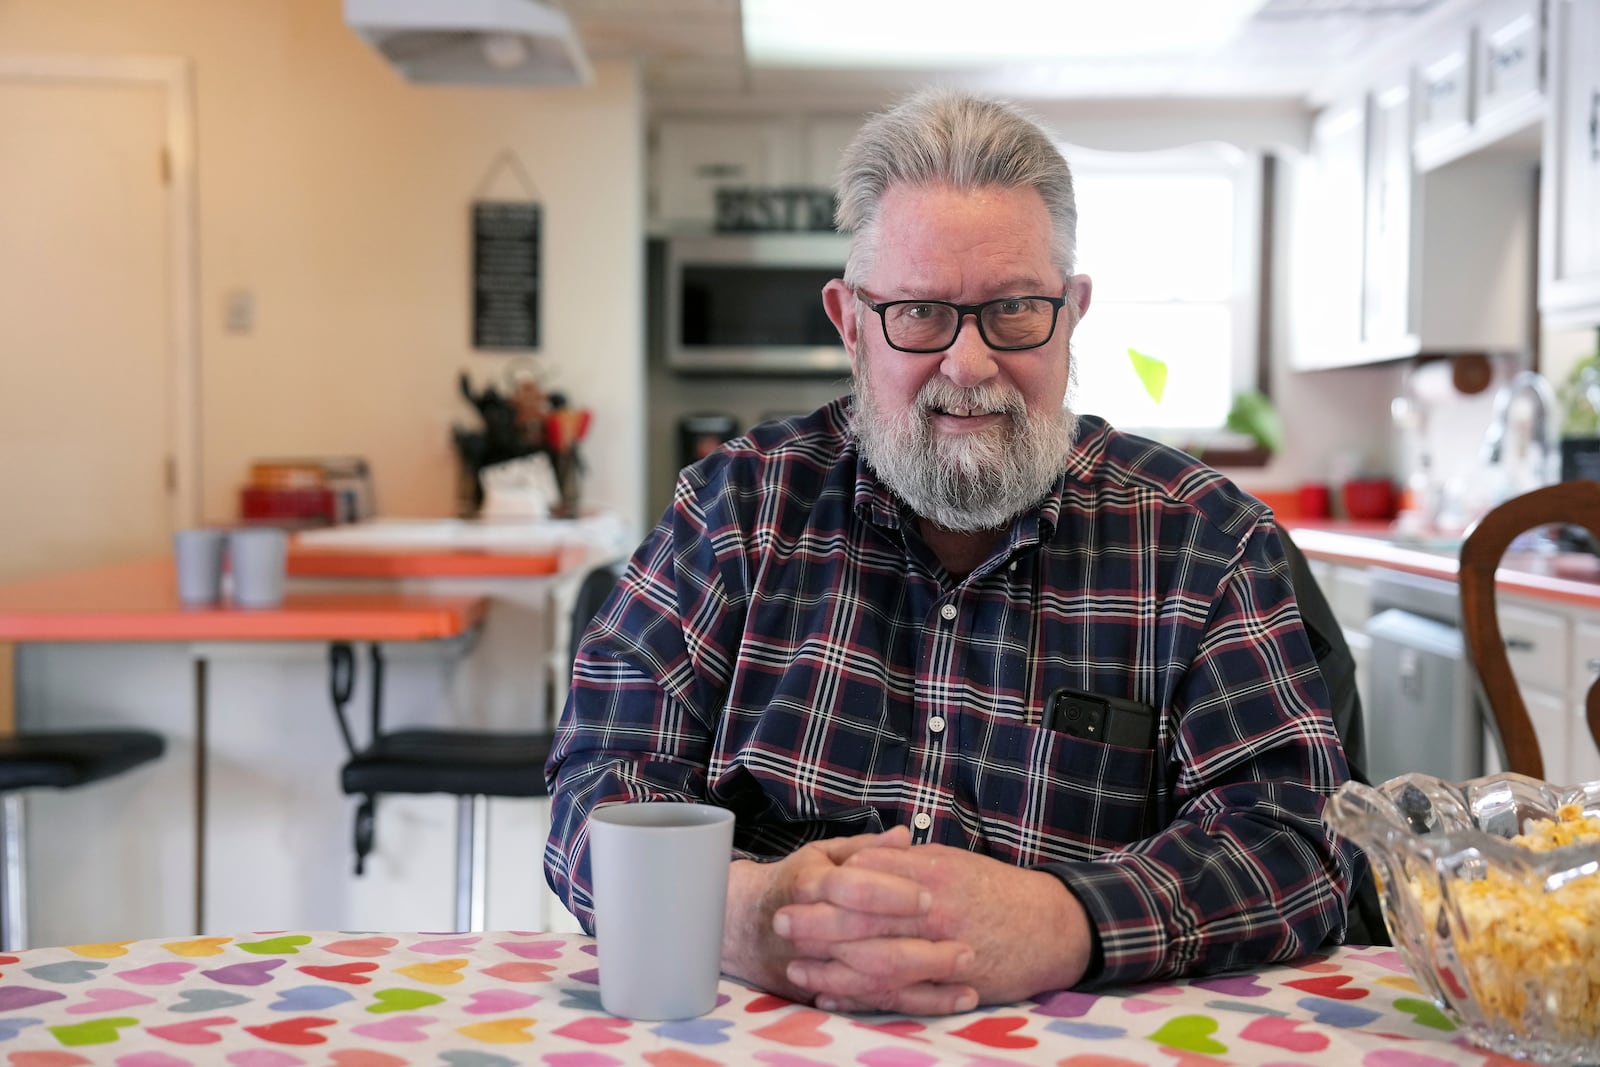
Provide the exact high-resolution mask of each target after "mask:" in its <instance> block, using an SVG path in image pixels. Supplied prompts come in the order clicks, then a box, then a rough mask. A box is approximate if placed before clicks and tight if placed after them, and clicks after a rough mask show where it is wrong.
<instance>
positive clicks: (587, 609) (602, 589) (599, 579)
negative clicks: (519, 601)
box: [567, 559, 628, 665]
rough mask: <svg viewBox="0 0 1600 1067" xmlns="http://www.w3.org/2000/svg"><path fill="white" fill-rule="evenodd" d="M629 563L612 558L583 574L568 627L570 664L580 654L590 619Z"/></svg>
mask: <svg viewBox="0 0 1600 1067" xmlns="http://www.w3.org/2000/svg"><path fill="white" fill-rule="evenodd" d="M627 565H628V561H627V560H626V559H618V560H612V561H610V562H609V563H602V564H599V565H598V566H596V567H594V568H592V569H591V570H590V571H589V573H588V574H585V575H584V576H583V581H581V582H579V583H578V591H577V594H576V596H575V597H574V598H573V601H572V620H571V626H570V628H569V629H568V631H567V632H568V634H569V635H570V636H569V638H568V641H569V643H570V645H571V647H570V648H569V649H568V653H569V654H568V656H567V661H568V664H569V665H570V663H571V661H572V658H573V657H574V656H576V655H577V654H578V646H579V645H580V644H581V643H582V642H583V632H584V631H585V630H587V629H588V628H589V623H590V621H591V620H592V619H593V618H594V616H595V612H597V611H599V610H600V608H601V606H602V605H603V604H605V602H606V597H608V596H610V595H611V590H613V589H615V588H616V587H617V582H618V581H619V580H621V578H622V571H623V569H624V568H626V567H627Z"/></svg>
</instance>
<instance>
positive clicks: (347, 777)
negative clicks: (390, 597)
mask: <svg viewBox="0 0 1600 1067" xmlns="http://www.w3.org/2000/svg"><path fill="white" fill-rule="evenodd" d="M618 574H619V565H617V564H604V565H602V566H601V567H596V568H595V569H594V570H592V571H590V572H589V573H588V574H587V575H586V576H585V578H584V580H583V583H582V585H581V587H580V595H579V597H578V600H577V603H576V604H574V606H573V612H572V626H573V630H572V633H573V638H572V642H573V644H574V645H575V644H576V641H577V638H578V637H581V636H582V634H583V631H584V629H585V628H587V626H588V623H589V619H590V617H591V616H592V615H593V614H594V612H595V611H597V610H598V609H599V607H600V605H601V603H603V602H604V600H605V597H606V595H608V594H609V593H610V591H611V588H612V587H613V586H615V585H616V582H617V576H618ZM328 655H329V685H330V690H331V696H332V698H333V707H334V712H335V713H336V715H337V716H338V720H339V732H340V734H341V736H342V737H343V738H344V743H345V747H346V749H347V750H348V751H349V753H350V759H349V760H348V761H347V762H346V763H345V765H344V767H343V769H342V770H341V771H340V774H339V782H340V786H341V787H342V788H343V790H344V793H345V795H346V796H359V797H361V798H362V799H361V802H360V804H359V805H358V806H357V808H356V821H355V852H356V868H355V870H356V874H357V875H360V874H361V873H362V872H363V871H364V870H365V868H366V859H367V855H368V854H369V853H370V852H371V851H372V846H373V840H374V835H375V831H376V825H377V811H378V807H377V805H378V795H379V794H381V793H410V794H425V793H447V794H450V795H453V796H455V797H457V798H458V799H457V805H456V904H455V911H456V918H455V922H456V929H457V930H459V931H468V930H482V929H484V924H485V921H486V918H487V915H486V913H487V911H488V895H489V885H488V865H489V820H488V798H489V797H543V796H548V795H549V794H548V791H547V790H546V788H545V783H544V765H545V761H546V760H547V759H549V757H550V745H551V742H552V741H553V740H554V736H553V734H552V733H550V732H548V731H543V732H532V733H504V732H490V731H485V730H438V729H406V730H395V731H392V732H385V730H384V729H383V710H382V708H383V652H382V650H381V649H380V648H379V647H378V646H377V645H373V646H372V648H371V663H372V707H371V737H372V741H371V743H370V744H369V745H368V746H367V747H366V748H364V749H360V748H357V747H356V744H355V738H354V735H353V734H352V733H351V731H350V724H349V722H348V720H347V719H346V718H345V711H344V709H345V705H346V704H347V703H348V702H349V700H350V694H351V691H352V689H353V688H354V683H355V651H354V649H352V648H351V646H350V645H348V644H343V643H340V644H335V645H333V646H332V647H331V648H330V649H329V651H328Z"/></svg>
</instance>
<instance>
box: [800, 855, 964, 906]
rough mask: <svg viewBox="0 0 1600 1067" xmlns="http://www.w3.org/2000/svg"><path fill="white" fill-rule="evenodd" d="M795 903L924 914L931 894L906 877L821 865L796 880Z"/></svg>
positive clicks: (864, 868) (930, 902)
mask: <svg viewBox="0 0 1600 1067" xmlns="http://www.w3.org/2000/svg"><path fill="white" fill-rule="evenodd" d="M792 900H793V902H794V903H795V904H817V903H828V904H833V905H835V906H837V907H840V908H846V909H848V910H851V911H859V912H865V913H866V914H869V915H894V916H917V915H923V914H926V913H927V911H928V908H929V907H930V906H931V905H932V903H933V897H932V894H930V893H929V892H928V890H926V889H924V888H923V887H922V886H920V885H918V884H917V883H916V882H914V881H912V880H911V879H909V878H904V877H901V876H899V875H895V874H888V873H885V872H883V871H877V870H872V869H870V868H867V867H838V866H832V865H827V866H820V867H818V868H816V869H813V870H811V871H809V872H807V873H806V874H805V875H804V876H803V877H801V878H799V879H797V880H796V882H795V886H794V893H793V896H792Z"/></svg>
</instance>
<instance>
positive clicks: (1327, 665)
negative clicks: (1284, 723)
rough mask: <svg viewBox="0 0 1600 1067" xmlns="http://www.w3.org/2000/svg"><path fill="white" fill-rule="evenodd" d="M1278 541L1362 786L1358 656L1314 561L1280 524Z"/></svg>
mask: <svg viewBox="0 0 1600 1067" xmlns="http://www.w3.org/2000/svg"><path fill="white" fill-rule="evenodd" d="M1278 539H1279V540H1280V541H1282V542H1283V554H1284V555H1285V556H1286V557H1288V560H1289V575H1290V580H1291V581H1292V582H1293V584H1294V598H1295V600H1296V601H1297V602H1298V603H1299V605H1300V620H1301V622H1303V623H1304V624H1305V628H1306V636H1307V637H1309V638H1310V639H1311V652H1312V654H1313V655H1315V656H1316V657H1317V667H1318V668H1319V669H1320V670H1321V671H1322V681H1323V684H1324V685H1326V686H1327V687H1328V696H1329V698H1330V699H1331V700H1332V712H1333V728H1334V730H1335V731H1337V732H1338V734H1339V741H1340V743H1341V744H1342V745H1343V746H1344V755H1345V761H1346V762H1347V763H1349V765H1350V777H1352V778H1354V779H1355V780H1356V781H1358V782H1360V783H1362V784H1363V785H1370V784H1371V783H1370V782H1368V781H1367V756H1366V726H1365V725H1364V722H1363V719H1362V716H1361V694H1360V693H1359V692H1358V691H1357V690H1356V658H1355V656H1354V654H1352V653H1351V651H1350V643H1349V642H1348V641H1346V640H1345V637H1344V628H1343V627H1342V626H1340V625H1339V618H1338V616H1337V615H1335V614H1334V613H1333V606H1332V605H1330V604H1329V603H1328V598H1327V597H1326V596H1325V595H1323V592H1322V588H1321V586H1319V585H1317V577H1316V575H1315V574H1313V573H1312V572H1311V564H1309V563H1307V562H1306V557H1305V556H1304V554H1302V553H1301V551H1300V548H1299V546H1297V545H1296V544H1295V543H1294V541H1293V540H1291V539H1290V537H1289V533H1288V531H1287V530H1285V529H1283V527H1281V526H1280V527H1279V528H1278Z"/></svg>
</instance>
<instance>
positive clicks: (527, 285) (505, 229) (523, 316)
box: [472, 200, 540, 349]
mask: <svg viewBox="0 0 1600 1067" xmlns="http://www.w3.org/2000/svg"><path fill="white" fill-rule="evenodd" d="M539 237H540V207H539V205H538V204H537V203H533V202H531V201H513V200H476V201H474V202H473V204H472V347H473V348H503V349H528V348H538V347H539Z"/></svg>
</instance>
